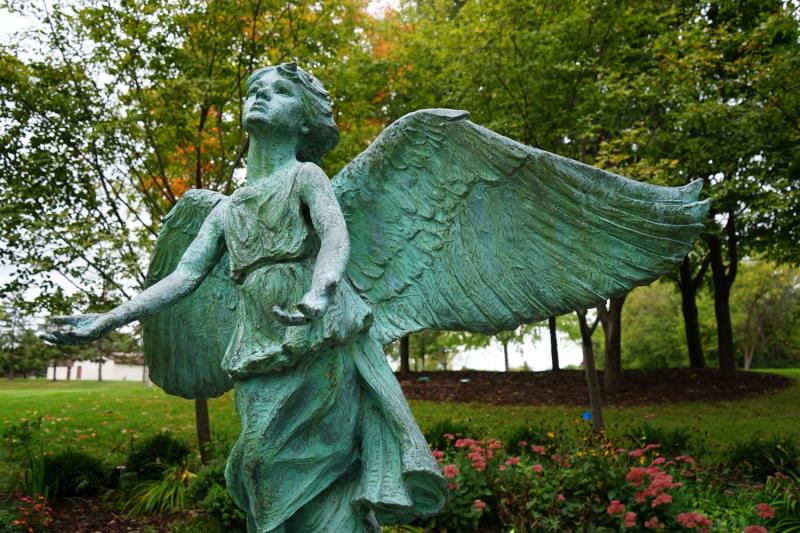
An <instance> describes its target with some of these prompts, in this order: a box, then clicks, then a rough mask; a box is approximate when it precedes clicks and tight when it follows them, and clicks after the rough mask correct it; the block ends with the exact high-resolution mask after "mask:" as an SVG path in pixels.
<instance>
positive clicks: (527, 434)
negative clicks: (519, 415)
mask: <svg viewBox="0 0 800 533" xmlns="http://www.w3.org/2000/svg"><path fill="white" fill-rule="evenodd" d="M562 435H563V433H562V432H561V431H554V430H553V429H549V428H544V427H542V426H535V427H533V426H519V427H517V428H516V429H514V430H513V431H511V432H509V433H508V436H507V437H506V446H505V448H506V450H507V451H508V453H509V454H510V455H520V454H523V453H528V452H529V451H530V447H531V446H533V445H536V446H543V447H545V448H546V449H547V450H549V451H551V452H553V451H555V450H556V449H557V448H558V447H559V446H560V445H561V444H562V443H561V442H560V441H561V439H562V438H563V436H562Z"/></svg>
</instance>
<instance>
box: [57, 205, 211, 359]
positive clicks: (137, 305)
mask: <svg viewBox="0 0 800 533" xmlns="http://www.w3.org/2000/svg"><path fill="white" fill-rule="evenodd" d="M222 205H223V204H219V205H217V207H216V208H215V209H214V210H213V211H212V212H211V214H209V216H208V218H206V220H205V221H204V222H203V226H202V227H201V228H200V232H199V233H198V234H197V237H196V238H195V239H194V240H193V241H192V243H191V244H190V245H189V247H188V248H187V249H186V251H185V252H184V254H183V256H182V257H181V260H180V262H179V263H178V266H177V267H176V268H175V270H174V271H173V272H172V273H171V274H169V275H168V276H166V277H165V278H163V279H162V280H160V281H159V282H158V283H156V284H154V285H152V286H151V287H149V288H147V289H145V290H144V291H142V292H141V293H140V294H139V295H137V296H136V297H134V298H133V299H131V300H129V301H127V302H125V303H123V304H121V305H119V306H118V307H116V308H114V309H112V310H111V311H109V312H107V313H103V314H98V315H75V316H68V317H57V318H55V319H53V322H54V323H55V324H58V325H62V326H68V328H66V329H60V330H55V331H50V332H48V333H47V334H45V335H42V338H43V339H45V340H47V341H50V342H54V343H59V344H79V343H84V342H90V341H92V340H95V339H98V338H100V337H102V336H103V335H105V334H106V333H108V332H110V331H112V330H114V329H117V328H118V327H120V326H122V325H125V324H128V323H129V322H133V321H134V320H139V319H141V318H143V317H145V316H147V315H151V314H153V313H157V312H158V311H160V310H162V309H164V308H166V307H169V306H170V305H172V304H173V303H175V302H177V301H179V300H181V299H182V298H184V297H186V296H188V295H189V294H191V293H192V291H194V290H195V289H196V288H197V287H198V286H199V285H200V284H201V283H202V281H203V279H205V277H206V276H207V275H208V273H209V272H211V270H212V269H213V268H214V266H215V265H216V264H217V262H218V261H219V259H220V257H221V256H222V254H223V253H224V252H225V240H224V234H223V226H222V217H221V214H222Z"/></svg>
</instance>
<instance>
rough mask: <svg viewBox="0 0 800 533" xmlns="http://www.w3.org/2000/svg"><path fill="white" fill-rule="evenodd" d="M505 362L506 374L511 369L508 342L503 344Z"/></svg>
mask: <svg viewBox="0 0 800 533" xmlns="http://www.w3.org/2000/svg"><path fill="white" fill-rule="evenodd" d="M503 361H505V364H506V372H508V370H509V367H508V343H507V342H504V343H503Z"/></svg>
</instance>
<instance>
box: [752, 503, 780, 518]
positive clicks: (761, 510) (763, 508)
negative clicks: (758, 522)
mask: <svg viewBox="0 0 800 533" xmlns="http://www.w3.org/2000/svg"><path fill="white" fill-rule="evenodd" d="M756 507H757V508H758V516H760V517H761V518H763V519H764V520H767V519H768V518H772V517H773V516H775V509H773V508H772V507H770V506H769V504H766V503H759V504H758V505H757V506H756Z"/></svg>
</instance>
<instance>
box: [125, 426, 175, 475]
mask: <svg viewBox="0 0 800 533" xmlns="http://www.w3.org/2000/svg"><path fill="white" fill-rule="evenodd" d="M188 456H189V446H187V445H186V443H185V442H184V441H183V440H181V439H178V438H176V437H173V436H172V434H171V433H169V432H167V431H163V432H161V433H157V434H155V435H153V436H151V437H148V438H146V439H144V440H143V441H142V442H140V443H139V444H137V445H136V447H135V448H134V449H133V450H132V451H131V453H130V456H129V457H128V463H127V467H128V471H130V472H132V473H134V474H136V475H137V476H139V477H141V478H143V479H156V478H158V477H161V476H162V474H163V473H164V472H165V471H166V470H167V469H168V468H169V467H175V466H180V465H181V464H183V463H184V462H185V461H186V459H187V458H188Z"/></svg>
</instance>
